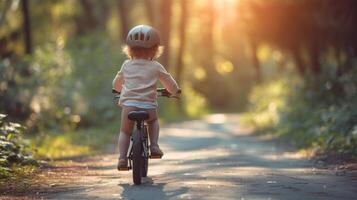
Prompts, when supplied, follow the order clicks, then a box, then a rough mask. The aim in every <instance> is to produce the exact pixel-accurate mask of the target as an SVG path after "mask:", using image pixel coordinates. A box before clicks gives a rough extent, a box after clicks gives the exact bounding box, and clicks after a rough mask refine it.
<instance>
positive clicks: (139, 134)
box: [112, 88, 181, 185]
mask: <svg viewBox="0 0 357 200" xmlns="http://www.w3.org/2000/svg"><path fill="white" fill-rule="evenodd" d="M112 93H114V94H116V96H115V97H114V99H119V98H120V92H118V91H116V90H115V89H112ZM157 93H158V96H161V97H167V98H177V99H179V97H178V96H174V95H172V94H171V93H169V92H168V91H167V90H166V89H165V88H159V89H157ZM180 93H181V90H179V92H178V94H180ZM128 118H129V119H130V120H132V121H134V122H135V125H134V130H133V132H132V134H131V138H130V145H129V149H128V154H127V158H128V161H129V162H128V163H129V166H127V167H125V168H120V169H119V171H129V170H130V169H132V170H133V182H134V184H135V185H140V184H141V178H142V177H147V173H148V168H149V158H151V159H161V156H154V155H151V154H150V153H149V140H148V129H147V125H146V124H145V120H147V119H148V118H149V114H148V113H147V112H146V111H145V110H141V109H138V110H135V111H131V112H129V113H128Z"/></svg>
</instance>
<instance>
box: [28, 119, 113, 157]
mask: <svg viewBox="0 0 357 200" xmlns="http://www.w3.org/2000/svg"><path fill="white" fill-rule="evenodd" d="M118 129H119V124H114V123H112V124H110V125H108V126H106V127H100V128H99V127H95V128H87V129H80V130H74V131H69V132H66V133H55V132H48V133H42V134H41V135H40V136H37V137H35V138H32V139H31V140H32V142H31V145H32V146H33V147H34V148H35V149H36V155H37V157H42V158H43V157H45V158H52V159H56V158H63V157H74V156H83V155H93V154H96V153H99V152H101V151H103V150H105V147H106V146H107V145H116V135H117V134H118Z"/></svg>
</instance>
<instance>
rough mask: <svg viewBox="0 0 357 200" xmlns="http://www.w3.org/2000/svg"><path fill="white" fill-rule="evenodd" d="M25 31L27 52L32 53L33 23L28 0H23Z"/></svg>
mask: <svg viewBox="0 0 357 200" xmlns="http://www.w3.org/2000/svg"><path fill="white" fill-rule="evenodd" d="M22 16H23V33H24V47H25V53H26V54H31V53H32V41H31V23H30V21H31V20H30V11H29V3H28V0H22Z"/></svg>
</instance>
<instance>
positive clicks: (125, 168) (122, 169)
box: [118, 167, 130, 171]
mask: <svg viewBox="0 0 357 200" xmlns="http://www.w3.org/2000/svg"><path fill="white" fill-rule="evenodd" d="M129 170H130V167H119V168H118V171H129Z"/></svg>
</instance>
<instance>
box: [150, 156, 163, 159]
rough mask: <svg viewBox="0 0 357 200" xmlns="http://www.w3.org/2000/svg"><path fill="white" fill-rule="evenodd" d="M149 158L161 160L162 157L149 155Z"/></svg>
mask: <svg viewBox="0 0 357 200" xmlns="http://www.w3.org/2000/svg"><path fill="white" fill-rule="evenodd" d="M150 158H151V159H161V158H162V156H160V155H150Z"/></svg>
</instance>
